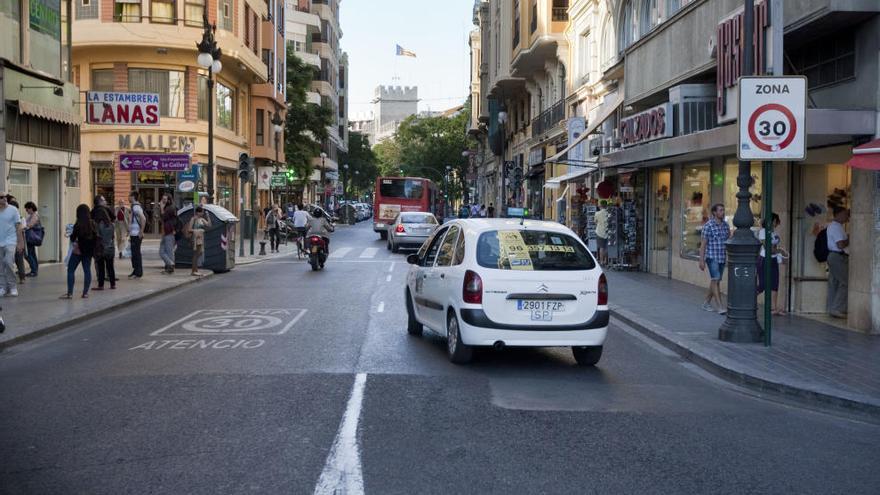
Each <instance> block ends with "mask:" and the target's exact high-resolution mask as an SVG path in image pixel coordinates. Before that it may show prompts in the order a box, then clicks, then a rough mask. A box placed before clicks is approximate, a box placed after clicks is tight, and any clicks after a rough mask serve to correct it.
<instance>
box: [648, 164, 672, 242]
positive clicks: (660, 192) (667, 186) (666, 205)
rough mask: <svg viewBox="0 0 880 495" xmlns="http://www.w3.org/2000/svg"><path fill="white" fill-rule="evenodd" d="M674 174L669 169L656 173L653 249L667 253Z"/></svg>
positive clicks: (654, 184) (654, 183)
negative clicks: (670, 194)
mask: <svg viewBox="0 0 880 495" xmlns="http://www.w3.org/2000/svg"><path fill="white" fill-rule="evenodd" d="M671 183H672V172H671V171H670V170H669V169H665V170H655V171H654V181H653V186H654V201H653V206H654V208H653V213H654V218H653V226H654V228H653V231H654V232H653V234H654V237H653V239H652V249H654V250H655V251H666V250H668V249H669V242H670V239H671V238H670V236H669V211H670V209H671V208H672V201H671V197H670V196H669V191H670V190H671Z"/></svg>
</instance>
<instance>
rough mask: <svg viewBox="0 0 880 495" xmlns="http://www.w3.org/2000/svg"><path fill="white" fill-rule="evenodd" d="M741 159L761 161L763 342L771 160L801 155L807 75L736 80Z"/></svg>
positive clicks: (768, 289)
mask: <svg viewBox="0 0 880 495" xmlns="http://www.w3.org/2000/svg"><path fill="white" fill-rule="evenodd" d="M739 91H740V94H739V102H740V107H739V146H738V147H737V150H738V151H737V153H738V155H739V158H740V160H762V161H763V177H764V191H763V197H762V199H763V202H764V214H763V218H764V225H763V226H762V227H763V231H764V233H765V236H764V273H763V276H764V287H763V289H764V345H766V346H768V347H769V346H770V345H771V336H772V326H773V320H772V315H771V306H772V297H771V293H772V288H773V287H772V285H773V284H772V278H773V276H772V275H773V272H772V269H773V264H774V263H776V259H775V255H774V253H773V229H774V227H775V226H774V225H773V166H772V165H773V162H774V161H801V160H803V159H804V158H805V155H806V142H807V130H806V112H807V80H806V78H805V77H803V76H778V77H744V78H742V79H741V80H740V84H739Z"/></svg>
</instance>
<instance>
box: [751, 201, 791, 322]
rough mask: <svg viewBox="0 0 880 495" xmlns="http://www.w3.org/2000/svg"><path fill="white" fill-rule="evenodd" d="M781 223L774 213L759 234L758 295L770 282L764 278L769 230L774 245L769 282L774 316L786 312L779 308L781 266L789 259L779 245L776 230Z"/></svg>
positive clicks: (771, 253)
mask: <svg viewBox="0 0 880 495" xmlns="http://www.w3.org/2000/svg"><path fill="white" fill-rule="evenodd" d="M779 223H780V220H779V215H777V214H776V213H774V214H773V216H772V217H771V220H770V222H769V224H768V222H767V221H765V222H764V228H763V229H761V230H760V231H759V232H758V240H760V241H761V253H760V254H759V255H758V294H761V293H762V292H764V290H765V289H766V287H767V282H768V281H767V280H766V279H765V278H764V263H766V262H767V261H766V260H767V253H766V252H765V251H764V240H765V239H767V231H768V230H769V231H770V232H771V234H770V243H771V245H772V250H771V251H770V280H769V282H770V290H771V291H772V293H771V299H772V302H773V306H772V310H773V314H774V315H783V314H785V310H784V309H782V307H780V306H779V265H781V264H782V263H783V261H784V260H785V259H786V258H788V253H787V252H785V249H783V248H782V246H780V245H779V242H780V239H779V234H777V233H776V229H778V228H779Z"/></svg>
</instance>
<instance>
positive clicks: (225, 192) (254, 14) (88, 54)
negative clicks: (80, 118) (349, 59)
mask: <svg viewBox="0 0 880 495" xmlns="http://www.w3.org/2000/svg"><path fill="white" fill-rule="evenodd" d="M283 10H284V9H283V4H280V3H276V2H275V1H274V0H272V1H270V2H268V3H267V2H263V1H258V0H250V1H247V0H204V1H201V2H200V1H198V0H196V1H194V2H189V1H188V2H186V4H183V3H181V2H160V1H157V0H138V1H136V2H129V1H121V0H115V1H114V0H93V1H92V2H90V3H88V4H87V5H83V4H82V3H77V4H76V10H75V12H74V36H73V72H74V77H75V80H76V81H77V82H78V84H79V85H80V87H81V88H82V89H83V90H84V91H96V92H134V93H155V94H158V95H159V107H160V115H159V125H156V126H126V125H97V124H84V125H83V131H82V156H83V175H84V177H85V179H84V183H85V185H86V186H85V187H83V198H84V199H89V198H91V197H92V196H94V195H98V194H100V195H103V196H104V197H105V198H107V199H108V201H111V202H113V203H114V204H115V203H117V202H119V201H120V200H123V201H126V202H127V197H128V195H129V192H130V191H137V192H138V193H139V196H140V202H141V203H142V204H143V205H144V207H145V208H144V209H145V211H146V213H147V217H148V223H147V226H146V233H147V234H148V235H150V234H155V233H156V232H157V231H158V228H159V215H158V212H157V211H156V210H157V205H158V202H159V199H160V198H161V195H162V194H163V193H165V192H170V193H173V194H174V195H175V197H177V198H178V203H179V204H183V203H185V202H186V201H187V200H188V199H189V198H192V196H193V195H192V194H191V193H190V192H187V191H178V186H179V185H180V184H179V183H178V180H177V176H176V174H175V173H170V172H159V171H149V172H129V171H122V170H121V168H120V162H119V155H120V154H121V153H159V154H161V153H188V154H190V155H191V162H192V163H193V164H198V165H200V166H201V177H200V180H199V183H198V185H197V187H198V188H199V190H200V191H204V192H207V184H208V182H209V181H208V177H206V175H207V167H205V164H207V161H208V160H207V155H208V106H209V105H208V99H209V98H210V99H211V100H212V103H213V108H214V116H213V118H214V165H215V166H214V177H213V179H214V182H213V183H214V198H213V201H214V202H215V203H217V204H219V205H220V206H223V207H225V208H226V209H228V210H229V211H231V212H233V213H234V214H236V215H237V216H241V215H242V214H243V211H242V210H243V209H244V208H249V205H250V193H249V192H247V191H245V193H244V196H245V197H242V195H241V194H242V193H241V191H242V190H241V187H240V182H239V178H238V174H237V169H238V158H239V154H240V153H242V152H246V153H250V154H254V155H255V156H256V157H258V159H259V160H260V161H266V160H274V159H275V150H274V148H273V147H272V144H274V139H272V137H267V135H266V131H267V127H266V126H267V125H268V124H267V123H268V119H269V118H270V117H269V115H268V113H269V112H275V111H281V112H283V108H284V107H283V105H284V96H283V93H284V87H283V73H284V69H283V67H284V50H278V47H279V46H283V35H279V30H278V27H277V26H278V24H279V20H283V17H284V14H283ZM205 14H207V18H208V21H209V22H210V23H211V24H213V25H216V32H215V38H216V41H217V43H218V45H219V47H220V49H221V50H222V54H223V56H222V60H221V62H222V70H221V71H220V72H219V73H218V74H215V76H214V80H215V82H214V91H213V92H211V91H209V89H208V88H209V85H208V73H207V72H206V70H205V69H203V68H201V67H200V66H199V65H198V63H197V56H198V51H197V49H196V43H197V42H198V41H200V40H201V39H202V33H203V16H204V15H205ZM281 25H283V23H282V24H281ZM132 32H137V33H138V36H132V35H131V33H132ZM282 32H283V30H282ZM279 36H281V37H279ZM157 40H162V41H161V43H159V42H157ZM270 72H271V74H272V78H271V80H270V77H269V76H270ZM279 72H280V73H281V74H282V78H281V79H282V80H281V81H280V84H279V81H278V77H276V76H277V74H278V73H279ZM260 114H262V116H261V118H260ZM261 126H262V127H261ZM261 136H262V138H263V139H262V143H263V144H261V145H258V144H257V143H258V140H259V137H261ZM281 142H283V137H282V138H281ZM243 207H244V208H243Z"/></svg>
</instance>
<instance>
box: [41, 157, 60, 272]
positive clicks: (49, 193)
mask: <svg viewBox="0 0 880 495" xmlns="http://www.w3.org/2000/svg"><path fill="white" fill-rule="evenodd" d="M37 184H38V186H37V199H38V201H37V203H38V205H37V207H38V208H39V213H40V222H42V224H43V229H44V230H45V234H44V237H43V245H42V246H40V247H39V249H38V254H39V259H40V261H43V262H56V261H61V257H62V255H61V239H62V237H61V207H60V204H61V201H60V199H61V172H60V171H59V170H58V169H52V168H40V169H39V172H38V173H37Z"/></svg>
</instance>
